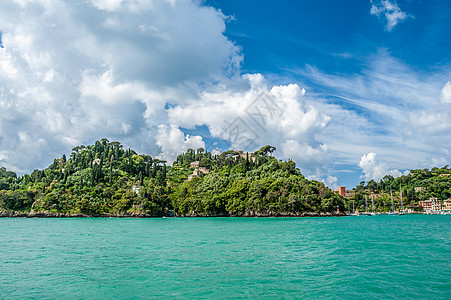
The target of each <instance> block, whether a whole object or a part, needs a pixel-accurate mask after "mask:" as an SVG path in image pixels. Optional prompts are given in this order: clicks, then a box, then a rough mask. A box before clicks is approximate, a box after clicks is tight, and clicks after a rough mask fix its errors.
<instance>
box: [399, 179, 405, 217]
mask: <svg viewBox="0 0 451 300" xmlns="http://www.w3.org/2000/svg"><path fill="white" fill-rule="evenodd" d="M399 194H400V195H401V211H404V205H402V190H401V185H399Z"/></svg>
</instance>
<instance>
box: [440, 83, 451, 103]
mask: <svg viewBox="0 0 451 300" xmlns="http://www.w3.org/2000/svg"><path fill="white" fill-rule="evenodd" d="M440 100H441V101H442V102H443V103H451V82H449V81H448V82H447V83H446V84H445V85H444V86H443V88H442V91H441V93H440Z"/></svg>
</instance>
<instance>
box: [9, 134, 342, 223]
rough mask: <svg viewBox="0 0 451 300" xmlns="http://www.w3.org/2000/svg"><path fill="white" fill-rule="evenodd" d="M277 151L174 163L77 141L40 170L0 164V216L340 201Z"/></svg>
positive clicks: (272, 210) (331, 208)
mask: <svg viewBox="0 0 451 300" xmlns="http://www.w3.org/2000/svg"><path fill="white" fill-rule="evenodd" d="M274 151H275V148H274V147H272V146H265V147H262V148H261V149H260V150H258V151H256V152H254V153H244V152H242V151H233V150H230V151H226V152H223V153H220V154H217V155H213V154H212V153H210V152H207V151H205V150H204V149H202V148H201V149H188V150H187V151H186V152H184V153H182V154H180V155H179V156H178V157H177V160H176V161H174V162H173V164H172V166H169V165H167V162H166V161H163V160H160V159H157V158H153V157H151V156H150V155H144V154H138V153H136V152H135V151H134V150H132V149H124V147H123V146H122V145H121V143H119V142H110V141H108V140H107V139H102V140H100V141H97V142H95V144H94V145H90V146H84V145H81V146H77V147H75V148H74V149H73V150H72V153H71V154H70V155H69V157H66V155H63V156H62V157H61V158H57V159H55V160H54V161H53V163H52V164H51V165H50V166H49V167H48V168H46V169H44V170H38V169H36V170H34V171H33V172H32V173H31V174H25V175H23V176H20V177H18V176H16V174H15V173H14V172H11V171H7V170H6V169H5V168H1V169H0V215H2V216H48V217H52V216H54V217H67V216H117V217H124V216H135V217H161V216H310V215H312V216H318V215H337V213H336V211H337V209H339V211H340V212H344V211H345V209H346V201H345V198H343V197H341V196H340V195H338V194H337V193H336V192H334V191H332V190H330V189H329V188H328V187H326V186H325V185H324V184H323V183H322V182H318V181H313V180H307V179H306V178H305V177H304V176H303V175H302V174H301V172H300V170H299V169H298V168H296V165H295V163H294V162H293V161H291V160H288V161H281V160H278V159H276V158H275V157H274V156H273V155H272V154H273V152H274Z"/></svg>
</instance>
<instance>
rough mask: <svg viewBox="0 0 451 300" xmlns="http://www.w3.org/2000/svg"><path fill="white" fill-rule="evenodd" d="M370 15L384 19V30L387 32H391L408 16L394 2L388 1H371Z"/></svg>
mask: <svg viewBox="0 0 451 300" xmlns="http://www.w3.org/2000/svg"><path fill="white" fill-rule="evenodd" d="M371 4H372V5H371V10H370V12H371V14H372V15H376V16H377V17H378V18H385V20H386V21H387V24H386V25H385V28H386V29H387V30H388V31H392V29H393V28H395V26H396V25H397V24H398V23H400V22H402V21H404V20H405V19H406V18H408V17H409V15H408V14H406V13H405V12H403V11H402V10H401V9H400V8H399V6H398V4H397V3H396V1H394V2H391V1H390V0H371Z"/></svg>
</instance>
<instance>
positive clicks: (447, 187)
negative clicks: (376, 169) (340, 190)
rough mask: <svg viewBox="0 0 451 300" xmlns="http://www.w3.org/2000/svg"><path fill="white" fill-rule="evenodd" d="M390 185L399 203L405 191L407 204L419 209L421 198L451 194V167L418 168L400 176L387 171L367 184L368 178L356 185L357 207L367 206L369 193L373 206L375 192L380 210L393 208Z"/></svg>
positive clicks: (447, 196) (443, 196)
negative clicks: (395, 176)
mask: <svg viewBox="0 0 451 300" xmlns="http://www.w3.org/2000/svg"><path fill="white" fill-rule="evenodd" d="M415 188H417V190H415ZM390 189H391V191H392V194H393V201H394V204H395V206H396V207H399V206H400V201H401V193H402V200H403V205H404V206H405V207H411V208H414V209H418V201H421V200H426V199H429V198H431V197H434V198H437V199H438V200H445V199H449V198H451V169H449V168H448V165H446V166H445V167H443V168H437V167H434V168H432V169H431V170H428V169H415V170H411V171H410V173H409V174H407V175H403V176H400V177H397V178H394V177H393V176H391V175H386V176H384V177H383V178H382V179H381V180H380V181H379V182H376V181H374V180H370V181H369V182H368V183H367V184H366V185H365V182H361V183H360V185H358V186H357V187H355V188H354V190H355V191H356V194H355V196H354V197H353V198H352V199H351V201H354V205H355V206H354V207H355V209H359V210H363V209H364V208H365V195H367V198H368V206H370V203H371V202H370V198H369V196H370V195H371V194H374V195H376V197H375V198H374V204H375V208H376V209H377V210H380V211H389V210H390V209H391V197H390Z"/></svg>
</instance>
